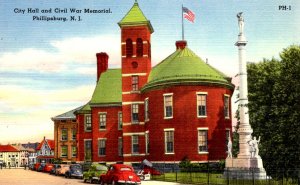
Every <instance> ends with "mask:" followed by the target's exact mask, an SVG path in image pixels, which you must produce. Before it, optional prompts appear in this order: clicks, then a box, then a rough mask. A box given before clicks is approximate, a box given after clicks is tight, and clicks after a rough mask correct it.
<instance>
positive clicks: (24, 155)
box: [12, 143, 29, 166]
mask: <svg viewBox="0 0 300 185" xmlns="http://www.w3.org/2000/svg"><path fill="white" fill-rule="evenodd" d="M12 146H13V147H15V148H16V149H18V150H19V166H25V165H28V164H29V163H28V157H29V153H28V150H27V149H26V148H24V147H23V145H21V144H20V143H18V144H13V145H12Z"/></svg>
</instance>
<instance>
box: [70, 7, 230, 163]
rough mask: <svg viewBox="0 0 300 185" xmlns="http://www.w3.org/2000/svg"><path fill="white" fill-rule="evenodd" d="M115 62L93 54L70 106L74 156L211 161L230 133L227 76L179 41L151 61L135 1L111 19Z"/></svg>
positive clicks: (148, 28)
mask: <svg viewBox="0 0 300 185" xmlns="http://www.w3.org/2000/svg"><path fill="white" fill-rule="evenodd" d="M118 24H119V26H120V29H121V42H120V46H121V48H122V50H121V56H120V57H121V59H122V60H121V69H108V59H109V56H108V55H107V54H106V53H97V54H96V58H97V85H96V88H95V90H94V93H93V96H92V98H91V100H90V101H89V102H88V103H87V104H86V105H84V106H83V107H82V108H81V109H79V110H77V111H76V112H75V114H76V117H77V121H78V130H77V132H78V134H77V139H78V143H77V147H78V149H77V161H96V162H104V163H115V162H124V163H137V162H141V161H142V160H143V159H148V160H150V161H152V162H154V163H161V162H163V163H164V162H166V163H168V162H170V163H174V162H176V163H177V162H179V161H181V160H182V159H183V158H185V157H187V158H188V159H189V160H191V161H193V162H206V161H208V160H209V161H217V160H220V159H225V157H226V142H227V138H228V135H229V134H231V129H232V125H231V103H230V102H231V101H230V99H231V96H232V93H233V89H234V86H233V84H231V79H230V78H228V77H227V76H225V75H224V74H223V73H222V72H220V71H218V70H216V69H215V68H213V67H212V66H210V65H209V64H207V63H205V62H204V61H203V60H202V59H201V58H200V57H198V56H197V55H196V54H195V53H194V52H193V51H192V50H191V49H189V48H188V47H187V42H186V41H177V42H176V43H175V45H176V48H175V51H174V53H172V54H170V55H169V56H168V57H167V58H166V59H164V60H163V61H161V62H160V63H159V64H157V65H156V66H154V67H153V68H152V67H151V34H152V33H153V32H154V30H153V27H152V25H151V23H150V21H149V20H148V19H147V18H146V17H145V15H144V14H143V13H142V11H141V9H140V7H139V5H138V3H137V2H135V3H134V5H133V7H132V8H131V9H130V10H129V12H128V13H127V14H126V15H125V16H124V18H123V19H122V20H121V21H120V22H119V23H118Z"/></svg>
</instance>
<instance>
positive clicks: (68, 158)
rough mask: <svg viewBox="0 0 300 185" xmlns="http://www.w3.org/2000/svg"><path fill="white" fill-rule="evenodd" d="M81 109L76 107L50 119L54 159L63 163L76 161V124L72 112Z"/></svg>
mask: <svg viewBox="0 0 300 185" xmlns="http://www.w3.org/2000/svg"><path fill="white" fill-rule="evenodd" d="M81 108H82V107H78V108H76V109H74V110H71V111H68V112H65V113H63V114H60V115H58V116H55V117H53V118H51V119H52V121H53V122H54V142H55V149H54V158H60V159H61V160H62V161H65V162H75V161H76V157H77V143H76V136H77V122H76V116H75V114H74V112H75V111H77V110H79V109H81Z"/></svg>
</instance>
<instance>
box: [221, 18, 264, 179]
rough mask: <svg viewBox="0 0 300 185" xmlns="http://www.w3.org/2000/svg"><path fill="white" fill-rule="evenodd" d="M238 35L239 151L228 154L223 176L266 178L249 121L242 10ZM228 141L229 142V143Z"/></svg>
mask: <svg viewBox="0 0 300 185" xmlns="http://www.w3.org/2000/svg"><path fill="white" fill-rule="evenodd" d="M237 18H238V26H239V35H238V41H237V42H236V43H235V45H236V46H237V47H238V49H239V83H240V84H239V86H240V87H239V91H240V97H239V112H240V125H239V129H238V134H239V153H238V156H237V158H232V155H228V156H227V158H226V163H225V172H224V176H225V177H227V178H237V179H252V178H255V179H266V171H265V169H264V167H263V162H262V159H261V157H260V156H259V154H258V152H259V150H258V145H259V142H260V137H259V139H258V140H256V137H253V138H252V135H251V134H252V132H253V130H252V128H251V125H250V123H249V113H248V83H247V66H246V57H245V56H246V51H245V47H246V45H247V41H246V37H245V35H244V25H245V23H244V17H243V15H242V12H240V13H238V14H237ZM229 142H230V143H229ZM227 146H228V154H229V152H230V154H231V150H232V148H231V147H232V143H231V140H229V141H228V145H227Z"/></svg>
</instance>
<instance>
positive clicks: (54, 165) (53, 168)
mask: <svg viewBox="0 0 300 185" xmlns="http://www.w3.org/2000/svg"><path fill="white" fill-rule="evenodd" d="M58 166H59V164H53V167H52V169H51V170H50V172H49V174H50V175H55V173H56V169H57V168H58Z"/></svg>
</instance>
